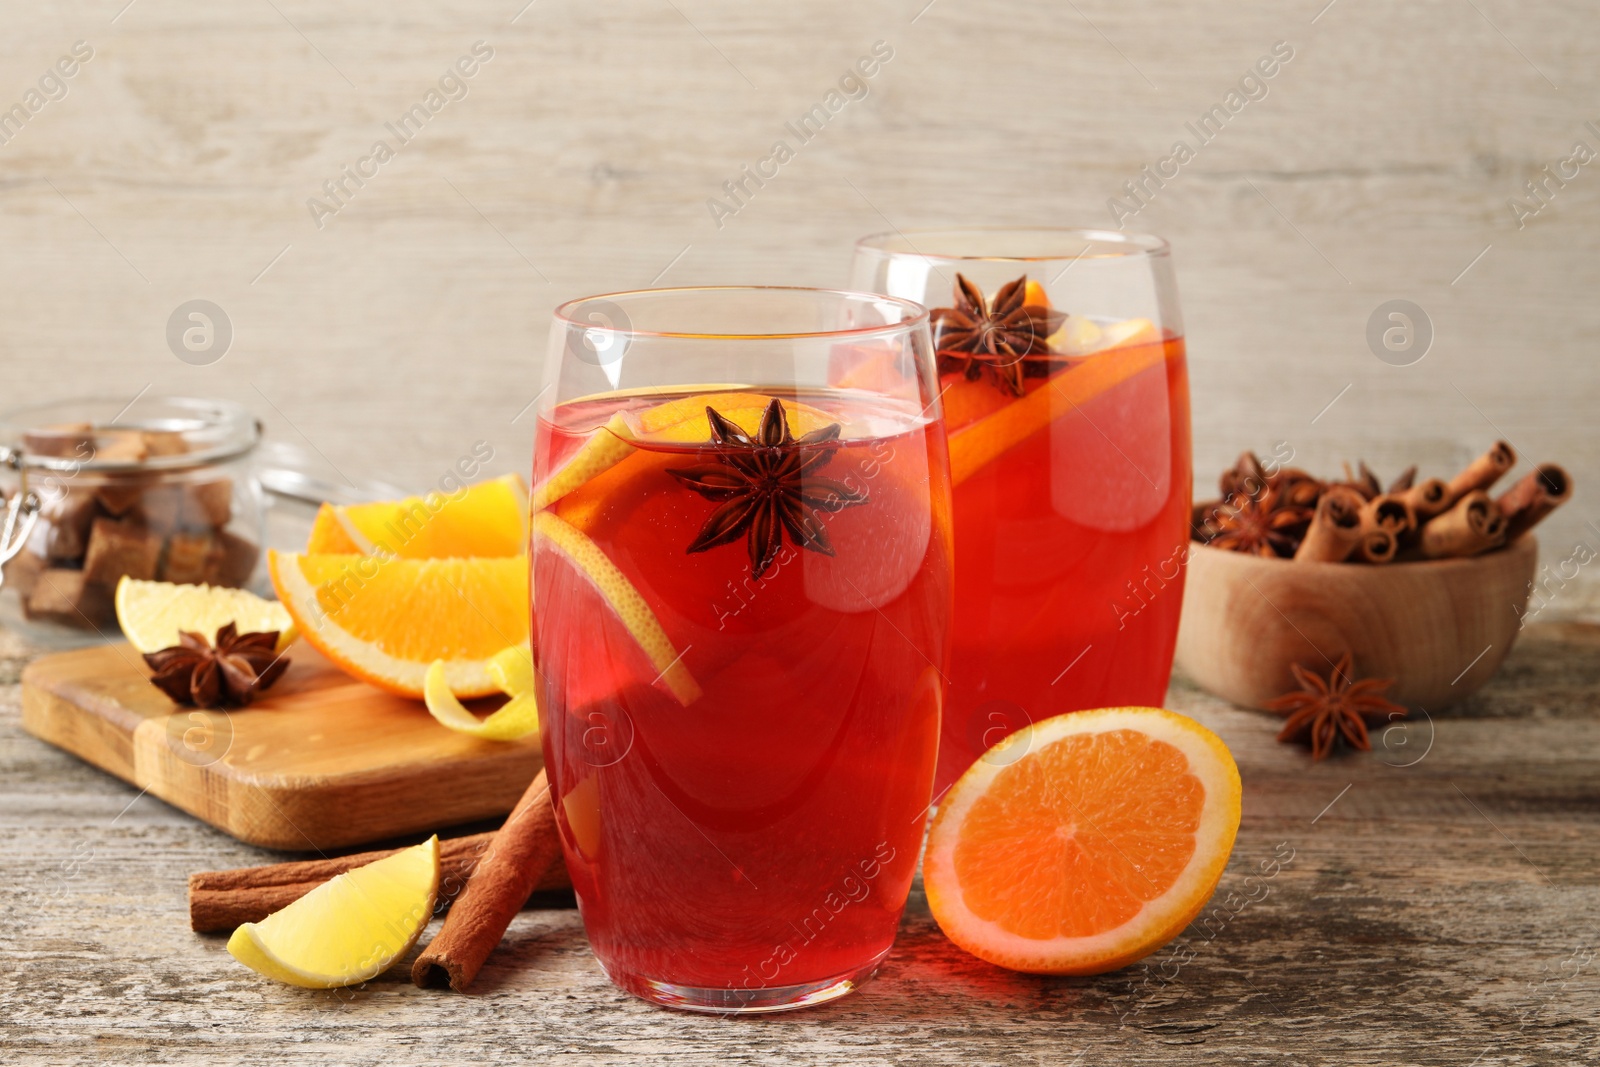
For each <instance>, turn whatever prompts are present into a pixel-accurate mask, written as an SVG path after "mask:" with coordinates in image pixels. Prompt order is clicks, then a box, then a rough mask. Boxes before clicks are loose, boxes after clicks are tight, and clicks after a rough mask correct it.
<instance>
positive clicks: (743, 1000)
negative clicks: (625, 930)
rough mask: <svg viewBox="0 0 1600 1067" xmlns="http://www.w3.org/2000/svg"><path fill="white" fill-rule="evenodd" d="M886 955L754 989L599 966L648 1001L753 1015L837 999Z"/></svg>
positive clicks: (686, 1008)
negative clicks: (805, 979)
mask: <svg viewBox="0 0 1600 1067" xmlns="http://www.w3.org/2000/svg"><path fill="white" fill-rule="evenodd" d="M888 955H889V949H884V950H883V951H882V952H880V953H879V954H878V955H877V956H876V957H875V958H873V959H872V960H870V961H869V962H868V963H867V964H866V965H864V966H862V967H857V968H856V969H855V970H852V971H847V972H845V973H844V974H839V975H834V976H833V977H831V978H822V979H819V980H817V981H815V982H802V983H800V984H799V985H787V986H761V987H759V988H755V989H745V988H742V987H732V988H730V987H726V986H722V987H718V986H709V987H707V986H687V985H675V984H674V983H672V982H659V981H657V980H655V979H654V978H646V977H644V976H643V975H637V974H627V973H623V972H619V971H613V970H612V969H611V968H609V967H606V966H605V964H603V963H602V964H601V967H602V968H603V969H604V970H605V972H606V977H607V978H610V979H611V981H612V982H613V983H615V984H616V985H617V986H619V987H620V988H622V989H624V990H626V991H627V992H629V993H632V994H633V995H634V996H636V997H638V998H639V999H640V1000H647V1001H649V1002H650V1003H651V1004H659V1005H661V1006H662V1007H664V1008H677V1009H678V1010H679V1011H698V1012H705V1013H707V1014H714V1015H753V1014H756V1013H757V1012H769V1011H793V1010H794V1009H795V1008H809V1007H812V1006H813V1005H816V1004H826V1003H827V1002H828V1001H830V1000H837V999H839V998H840V997H842V996H844V995H845V994H846V993H850V992H852V991H854V990H855V989H856V988H857V987H858V986H860V985H861V984H862V983H863V982H865V981H867V980H868V979H869V978H871V977H872V976H873V975H874V974H876V973H877V970H878V966H879V965H880V964H881V963H883V961H884V959H885V957H887V956H888Z"/></svg>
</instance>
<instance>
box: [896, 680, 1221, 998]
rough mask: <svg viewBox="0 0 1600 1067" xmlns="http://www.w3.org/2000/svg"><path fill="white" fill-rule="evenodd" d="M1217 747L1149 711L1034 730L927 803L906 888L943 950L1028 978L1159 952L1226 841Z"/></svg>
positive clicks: (1193, 903)
mask: <svg viewBox="0 0 1600 1067" xmlns="http://www.w3.org/2000/svg"><path fill="white" fill-rule="evenodd" d="M1239 799H1240V790H1239V770H1238V768H1237V767H1236V766H1235V765H1234V762H1233V756H1232V755H1231V754H1230V753H1229V752H1228V748H1227V746H1226V745H1224V744H1223V743H1222V740H1221V739H1220V738H1218V737H1217V736H1216V735H1215V734H1213V733H1212V732H1211V731H1210V730H1207V729H1206V728H1205V727H1204V726H1201V725H1200V724H1199V723H1197V722H1195V721H1194V720H1193V719H1189V718H1187V717H1185V716H1182V715H1178V714H1176V713H1174V712H1171V711H1164V710H1162V709H1160V708H1104V709H1101V710H1098V711H1080V712H1073V713H1071V714H1068V715H1059V716H1057V717H1055V718H1053V719H1046V720H1044V721H1043V722H1040V723H1036V724H1034V725H1033V726H1031V727H1024V728H1023V729H1022V730H1019V731H1018V732H1017V733H1014V734H1012V735H1011V736H1010V737H1008V738H1007V739H1006V740H1004V741H1002V742H1001V743H1000V744H999V745H996V746H995V747H994V748H993V749H990V750H989V752H988V753H986V754H985V755H984V756H983V758H981V759H980V760H978V762H977V763H974V764H973V765H972V767H971V769H969V770H968V771H967V772H966V773H965V774H964V775H962V776H961V778H960V779H959V780H958V781H957V782H956V784H955V785H954V786H953V787H952V788H951V789H950V792H949V793H948V794H946V796H945V797H944V799H943V800H942V801H941V802H940V806H939V814H938V815H937V817H935V819H934V822H933V829H932V831H931V833H930V834H929V837H928V851H927V855H926V856H925V858H924V860H923V869H922V878H923V883H924V885H925V887H926V888H927V893H928V906H929V907H930V908H931V909H932V911H933V917H934V919H935V920H937V921H938V923H939V926H940V928H941V929H943V930H944V932H945V934H946V936H948V937H949V938H950V940H952V941H954V942H955V943H956V944H958V945H960V946H961V947H962V948H964V949H966V950H967V951H968V952H971V953H972V954H973V955H975V956H977V957H978V958H980V959H983V960H987V961H988V962H990V963H994V964H997V965H999V966H1001V967H1008V968H1010V969H1012V970H1016V971H1028V972H1032V973H1037V974H1099V973H1100V972H1102V971H1110V970H1115V969H1116V968H1118V967H1124V966H1126V965H1128V964H1130V963H1132V962H1134V961H1135V960H1138V959H1141V958H1142V957H1144V956H1147V955H1149V954H1150V953H1152V952H1154V951H1155V950H1156V949H1158V948H1160V947H1161V946H1162V945H1164V944H1166V943H1167V942H1168V941H1170V940H1172V939H1173V938H1174V937H1176V936H1177V935H1178V934H1179V933H1181V932H1182V931H1183V928H1184V927H1185V926H1187V925H1189V923H1190V922H1191V921H1192V920H1193V919H1194V917H1195V916H1196V915H1198V914H1199V913H1200V911H1201V909H1203V908H1204V907H1205V905H1206V902H1207V901H1208V900H1210V899H1211V894H1212V892H1213V891H1214V890H1215V889H1216V887H1217V881H1218V879H1220V878H1221V877H1222V871H1223V868H1224V867H1226V866H1227V863H1228V856H1229V855H1230V854H1231V852H1232V851H1233V839H1234V834H1235V833H1236V832H1237V831H1238V828H1239Z"/></svg>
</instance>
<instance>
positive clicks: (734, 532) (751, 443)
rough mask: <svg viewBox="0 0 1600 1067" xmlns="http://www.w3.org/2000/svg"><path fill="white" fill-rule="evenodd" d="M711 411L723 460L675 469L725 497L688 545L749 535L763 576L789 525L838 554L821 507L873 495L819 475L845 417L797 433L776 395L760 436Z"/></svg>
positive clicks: (711, 494) (708, 493) (712, 449)
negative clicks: (823, 520)
mask: <svg viewBox="0 0 1600 1067" xmlns="http://www.w3.org/2000/svg"><path fill="white" fill-rule="evenodd" d="M706 418H707V420H708V421H709V422H710V423H711V440H710V441H709V442H708V444H707V447H706V449H705V453H706V454H709V455H711V456H712V457H713V458H714V459H715V460H716V462H715V463H707V464H701V465H699V466H695V467H683V468H678V469H671V468H669V469H668V471H667V473H668V474H670V475H672V476H673V477H674V478H676V479H678V481H680V482H682V483H683V484H684V485H686V486H688V487H689V488H690V489H693V490H694V491H695V492H697V493H699V494H700V495H701V496H703V497H705V498H706V499H707V500H716V501H720V502H721V503H720V506H719V507H718V508H717V509H716V510H715V511H713V512H712V513H711V517H710V518H708V519H707V520H706V523H705V525H704V526H703V527H701V529H700V533H699V534H698V535H697V536H696V537H695V539H694V540H693V541H692V542H690V544H689V547H688V550H687V551H689V552H704V551H706V550H707V549H711V548H715V547H716V546H718V545H725V544H729V543H731V542H733V541H736V540H738V539H739V538H740V537H748V542H749V552H750V574H751V577H753V578H757V579H759V578H760V577H761V576H762V575H764V574H766V572H767V568H769V567H771V566H772V561H773V560H774V559H776V558H777V556H778V553H779V552H780V551H781V550H782V549H783V535H784V532H785V531H787V532H788V534H789V540H790V541H792V542H794V544H795V545H797V546H799V547H800V548H808V549H810V550H811V551H813V552H821V553H822V554H823V555H826V556H831V555H833V543H832V542H831V541H829V540H828V531H827V530H826V529H825V528H824V527H823V524H822V521H821V513H823V512H835V511H840V510H842V509H844V508H847V507H853V506H855V505H857V504H865V503H866V502H867V493H866V490H864V489H863V490H856V489H851V488H850V487H849V486H847V485H845V484H844V483H843V482H838V481H834V480H833V479H830V478H818V477H817V476H816V472H817V471H819V470H821V469H822V468H823V467H825V466H827V464H828V462H829V461H830V460H831V459H832V458H833V454H834V452H836V451H838V448H839V424H838V423H830V424H829V425H827V426H823V427H821V428H820V429H816V430H812V431H811V432H810V433H807V434H804V435H803V436H801V437H798V438H797V437H795V436H794V434H792V433H791V432H790V431H789V419H788V416H787V415H786V414H785V413H784V410H783V403H782V402H781V401H779V400H776V399H774V400H773V401H772V403H770V404H768V405H767V408H766V410H765V411H763V412H762V413H761V425H760V426H759V427H758V428H757V429H756V433H755V436H754V437H751V436H750V435H749V434H747V433H745V432H744V431H743V430H742V429H740V428H739V426H738V425H736V424H735V423H734V422H732V421H731V420H729V419H727V418H725V417H723V416H722V415H721V414H719V413H718V412H717V411H716V410H714V409H712V408H710V407H708V408H706Z"/></svg>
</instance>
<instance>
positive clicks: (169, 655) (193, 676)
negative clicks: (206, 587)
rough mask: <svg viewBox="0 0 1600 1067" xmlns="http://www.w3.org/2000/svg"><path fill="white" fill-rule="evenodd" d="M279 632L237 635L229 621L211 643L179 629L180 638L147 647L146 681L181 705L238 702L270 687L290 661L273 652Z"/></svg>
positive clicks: (270, 631) (230, 703) (223, 704)
mask: <svg viewBox="0 0 1600 1067" xmlns="http://www.w3.org/2000/svg"><path fill="white" fill-rule="evenodd" d="M277 645H278V632H277V631H276V630H269V631H267V632H264V633H249V634H241V633H239V632H238V628H237V627H236V626H234V624H233V623H231V622H230V623H228V624H227V625H225V626H223V627H222V628H221V629H220V630H218V631H217V642H216V645H215V646H213V645H212V644H211V643H210V642H209V641H207V640H206V639H205V637H204V636H203V635H201V634H197V633H190V632H189V631H187V630H184V631H180V632H179V634H178V643H177V644H176V645H173V646H172V647H171V648H163V649H162V650H161V651H159V652H147V653H146V654H145V657H144V661H145V663H146V664H148V665H149V667H150V669H151V670H153V671H155V674H154V676H152V677H151V679H150V681H151V683H152V684H153V685H155V687H156V688H157V689H160V690H161V691H162V692H163V693H165V694H167V696H169V697H171V698H172V699H173V700H174V701H176V702H177V703H179V704H193V705H195V706H196V707H201V708H217V707H238V706H240V705H244V704H248V703H250V701H252V700H254V699H255V697H256V694H258V693H260V692H261V691H262V690H263V689H267V688H270V687H271V685H272V683H273V682H276V681H277V680H278V678H279V677H280V676H282V674H283V672H284V671H285V670H287V669H288V667H289V661H288V660H287V659H285V658H284V657H282V656H280V655H278V654H277V652H276V649H277Z"/></svg>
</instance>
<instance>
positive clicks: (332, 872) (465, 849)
mask: <svg viewBox="0 0 1600 1067" xmlns="http://www.w3.org/2000/svg"><path fill="white" fill-rule="evenodd" d="M493 838H494V833H493V832H492V831H491V832H489V833H482V834H471V835H469V836H467V837H452V838H448V839H446V840H444V841H440V842H439V902H438V904H437V905H436V907H448V906H449V905H450V904H451V903H452V902H453V901H454V900H455V898H456V897H457V896H459V895H460V894H461V889H462V887H463V886H465V885H466V884H467V876H468V875H470V874H471V873H472V871H473V869H474V868H476V867H477V865H478V862H479V861H480V860H481V859H482V858H483V855H484V853H485V852H487V851H488V848H489V842H490V841H491V840H492V839H493ZM399 851H400V849H396V848H391V849H379V850H377V851H375V852H358V853H355V854H354V855H350V856H336V857H334V858H333V859H318V860H297V861H294V862H292V863H273V864H269V865H267V866H265V867H239V868H236V869H234V870H229V871H200V872H199V873H197V874H191V875H190V876H189V926H190V927H191V928H192V929H193V930H194V931H195V932H196V933H201V934H208V933H213V932H216V931H219V930H232V929H234V928H235V927H238V926H241V925H243V924H244V923H254V922H260V921H261V920H262V919H265V918H266V917H267V916H268V915H271V914H272V913H273V912H275V911H278V910H279V909H281V908H286V907H288V906H289V905H290V904H293V903H294V902H295V901H297V900H299V899H300V898H301V897H303V896H305V895H306V894H307V893H309V892H311V891H312V890H313V889H315V888H317V886H319V885H321V884H322V883H324V882H326V881H328V880H329V879H330V878H333V877H335V876H337V875H341V874H343V873H345V872H346V871H350V870H354V869H355V868H357V867H362V866H365V865H366V864H368V863H371V862H372V861H373V860H381V859H383V858H384V857H385V856H392V855H394V854H395V853H396V852H399ZM571 885H572V882H571V879H569V878H568V877H567V867H566V864H563V863H557V864H553V865H552V866H551V867H550V869H549V870H548V871H546V872H545V875H544V877H543V878H541V879H540V880H539V884H538V886H537V887H536V891H537V892H546V891H550V890H557V889H567V888H569V887H570V886H571Z"/></svg>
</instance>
